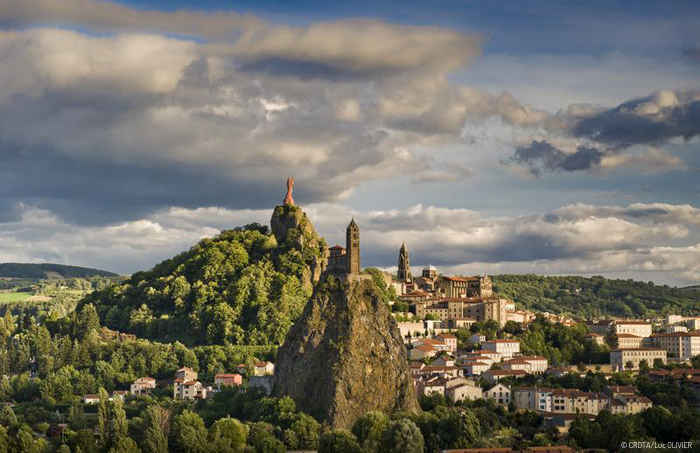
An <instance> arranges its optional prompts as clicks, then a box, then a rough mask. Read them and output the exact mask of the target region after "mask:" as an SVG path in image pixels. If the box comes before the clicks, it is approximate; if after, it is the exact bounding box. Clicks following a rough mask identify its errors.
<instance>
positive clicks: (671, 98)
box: [502, 90, 700, 175]
mask: <svg viewBox="0 0 700 453" xmlns="http://www.w3.org/2000/svg"><path fill="white" fill-rule="evenodd" d="M553 118H555V120H554V119H553V120H552V121H551V122H549V123H548V124H549V127H548V124H545V129H546V130H547V131H548V132H549V133H550V134H552V135H553V136H556V137H557V138H559V139H565V140H572V139H573V140H576V141H577V143H578V145H577V146H576V151H574V152H567V151H564V150H562V149H559V148H557V147H555V146H554V145H552V144H551V143H550V142H548V141H547V140H540V141H538V140H533V141H532V143H531V144H529V145H525V146H520V147H518V148H516V150H515V152H514V154H513V156H512V157H511V158H509V159H506V160H504V161H502V163H504V164H509V163H515V164H519V165H523V166H526V167H528V169H529V170H530V172H531V173H533V174H535V175H540V174H541V173H542V172H543V171H545V170H547V171H567V172H568V171H580V170H595V169H606V170H607V169H612V168H618V167H639V168H642V169H644V170H646V171H651V172H653V171H656V170H660V171H663V170H669V169H674V168H680V167H682V161H680V160H679V159H678V158H676V157H675V156H673V155H671V154H668V153H666V152H664V151H663V150H659V149H656V148H655V147H658V146H663V145H665V144H667V143H668V142H669V141H670V140H673V139H676V138H682V139H685V140H690V139H692V138H694V137H696V136H698V135H700V91H698V90H687V91H658V92H656V93H653V94H651V95H649V96H646V97H642V98H637V99H632V100H630V101H627V102H624V103H622V104H620V105H618V106H617V107H614V108H610V109H606V108H602V107H597V106H591V105H571V106H569V108H568V109H567V110H566V111H563V112H561V113H558V114H557V115H555V116H554V117H553ZM634 147H637V148H639V147H647V148H648V150H647V152H646V153H643V154H639V153H637V154H633V153H632V150H633V148H634ZM606 158H607V160H606Z"/></svg>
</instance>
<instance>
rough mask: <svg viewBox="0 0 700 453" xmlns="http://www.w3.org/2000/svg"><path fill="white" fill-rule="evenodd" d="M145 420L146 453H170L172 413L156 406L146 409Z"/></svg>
mask: <svg viewBox="0 0 700 453" xmlns="http://www.w3.org/2000/svg"><path fill="white" fill-rule="evenodd" d="M145 420H146V430H145V432H144V439H143V443H144V445H143V449H144V451H146V453H168V429H169V427H170V412H169V411H168V410H167V409H164V408H162V407H160V406H158V405H155V404H154V405H151V406H148V407H147V408H146V410H145Z"/></svg>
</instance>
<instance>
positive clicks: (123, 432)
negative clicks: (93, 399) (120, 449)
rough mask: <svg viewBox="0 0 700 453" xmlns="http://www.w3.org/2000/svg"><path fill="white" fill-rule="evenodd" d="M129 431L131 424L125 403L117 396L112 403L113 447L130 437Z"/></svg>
mask: <svg viewBox="0 0 700 453" xmlns="http://www.w3.org/2000/svg"><path fill="white" fill-rule="evenodd" d="M128 430H129V422H128V421H127V420H126V412H125V411H124V402H123V401H122V400H121V398H119V397H118V396H115V397H114V401H113V402H112V432H111V437H112V445H116V444H117V443H118V442H119V440H121V439H124V438H126V437H128ZM124 448H126V447H124Z"/></svg>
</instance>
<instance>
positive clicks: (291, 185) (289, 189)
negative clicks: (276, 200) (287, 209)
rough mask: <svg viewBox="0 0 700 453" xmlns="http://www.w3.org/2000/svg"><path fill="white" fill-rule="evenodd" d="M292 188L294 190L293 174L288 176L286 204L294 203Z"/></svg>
mask: <svg viewBox="0 0 700 453" xmlns="http://www.w3.org/2000/svg"><path fill="white" fill-rule="evenodd" d="M292 190H294V178H292V177H291V176H290V177H289V178H287V196H286V197H284V204H294V198H292Z"/></svg>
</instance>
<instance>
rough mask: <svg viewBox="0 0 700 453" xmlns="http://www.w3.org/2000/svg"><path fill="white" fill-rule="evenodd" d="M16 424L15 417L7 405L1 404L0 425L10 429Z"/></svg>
mask: <svg viewBox="0 0 700 453" xmlns="http://www.w3.org/2000/svg"><path fill="white" fill-rule="evenodd" d="M15 423H17V416H16V415H15V411H13V410H12V407H10V405H9V404H3V405H2V406H1V407H0V424H1V425H3V426H5V427H10V426H12V425H14V424H15Z"/></svg>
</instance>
